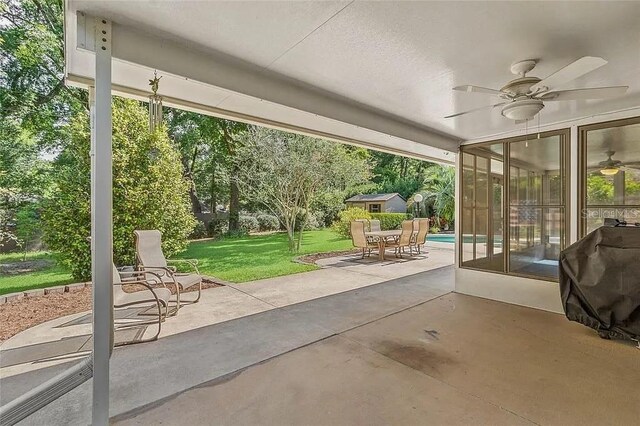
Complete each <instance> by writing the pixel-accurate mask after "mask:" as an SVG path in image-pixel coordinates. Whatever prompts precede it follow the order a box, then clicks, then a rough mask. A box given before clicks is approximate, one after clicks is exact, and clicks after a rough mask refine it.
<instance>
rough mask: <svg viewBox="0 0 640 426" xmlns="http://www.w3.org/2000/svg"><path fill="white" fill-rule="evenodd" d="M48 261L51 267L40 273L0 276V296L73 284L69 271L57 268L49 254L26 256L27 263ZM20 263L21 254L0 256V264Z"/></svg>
mask: <svg viewBox="0 0 640 426" xmlns="http://www.w3.org/2000/svg"><path fill="white" fill-rule="evenodd" d="M33 260H48V261H50V262H51V266H50V267H48V268H46V269H42V270H40V271H35V272H29V273H25V274H19V275H8V274H0V294H8V293H14V292H17V291H24V290H30V289H34V288H42V287H54V286H57V285H63V284H69V283H72V282H74V279H73V278H72V277H71V274H70V273H69V271H67V270H66V269H65V268H63V267H61V266H58V265H57V263H56V261H55V259H54V258H53V256H51V254H49V253H46V252H33V253H28V254H27V261H33ZM20 261H22V253H9V254H0V263H14V262H20Z"/></svg>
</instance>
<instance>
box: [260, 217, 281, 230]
mask: <svg viewBox="0 0 640 426" xmlns="http://www.w3.org/2000/svg"><path fill="white" fill-rule="evenodd" d="M256 219H257V220H258V227H259V229H260V231H277V230H278V229H280V221H279V220H278V218H277V217H275V216H274V215H272V214H267V213H259V214H258V215H257V216H256Z"/></svg>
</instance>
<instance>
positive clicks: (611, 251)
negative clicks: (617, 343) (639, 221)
mask: <svg viewBox="0 0 640 426" xmlns="http://www.w3.org/2000/svg"><path fill="white" fill-rule="evenodd" d="M560 296H561V297H562V304H563V306H564V312H565V314H566V316H567V318H569V319H570V320H571V321H577V322H579V323H581V324H584V325H586V326H588V327H591V328H593V329H594V330H596V331H598V333H599V334H600V336H601V337H606V338H623V339H635V340H637V339H640V228H635V227H615V228H614V227H601V228H598V229H596V230H595V231H593V232H592V233H590V234H589V235H587V236H586V237H584V238H583V239H582V240H580V241H578V242H576V243H575V244H572V245H571V246H569V247H567V248H566V249H565V250H563V251H562V252H561V253H560Z"/></svg>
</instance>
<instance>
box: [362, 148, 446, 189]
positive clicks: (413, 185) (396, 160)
mask: <svg viewBox="0 0 640 426" xmlns="http://www.w3.org/2000/svg"><path fill="white" fill-rule="evenodd" d="M371 158H372V160H373V164H374V166H373V178H372V181H373V182H374V183H376V184H377V185H378V188H377V191H378V192H383V193H391V192H397V193H399V194H400V195H402V196H403V197H404V198H405V199H407V198H409V197H410V196H411V195H412V194H414V193H415V192H416V191H418V190H419V189H420V188H422V186H423V185H424V181H425V178H426V177H427V176H428V174H429V170H430V169H431V168H433V167H438V166H437V165H436V164H434V163H429V162H427V161H421V160H416V159H412V158H408V157H402V156H399V155H394V154H387V153H385V152H376V151H371Z"/></svg>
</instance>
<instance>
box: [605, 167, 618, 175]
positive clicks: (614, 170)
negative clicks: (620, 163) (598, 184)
mask: <svg viewBox="0 0 640 426" xmlns="http://www.w3.org/2000/svg"><path fill="white" fill-rule="evenodd" d="M619 171H620V168H619V167H615V166H610V167H605V168H603V169H600V173H602V174H603V175H605V176H613V175H615V174H617V173H618V172H619Z"/></svg>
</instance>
